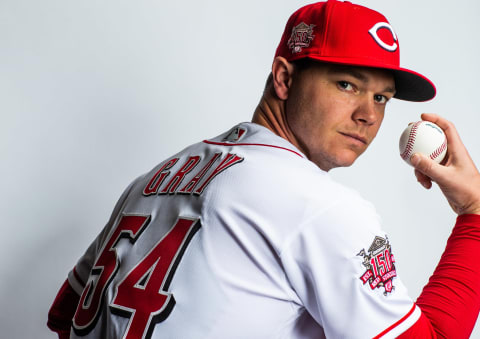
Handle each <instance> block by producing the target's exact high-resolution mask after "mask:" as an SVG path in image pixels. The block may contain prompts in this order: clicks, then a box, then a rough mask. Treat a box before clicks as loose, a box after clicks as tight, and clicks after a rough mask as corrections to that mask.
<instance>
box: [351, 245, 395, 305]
mask: <svg viewBox="0 0 480 339" xmlns="http://www.w3.org/2000/svg"><path fill="white" fill-rule="evenodd" d="M357 256H361V257H363V263H362V264H363V266H365V268H366V271H365V272H364V273H363V274H362V276H361V277H360V280H361V281H362V282H363V284H364V285H366V284H367V283H368V286H370V288H371V289H372V290H374V289H375V288H383V289H384V292H383V294H384V295H385V296H387V295H388V294H389V293H391V292H392V291H393V290H394V289H395V287H394V286H393V278H395V277H396V276H397V271H396V269H395V258H394V256H393V253H392V247H391V246H390V242H389V241H388V238H387V237H385V238H382V237H379V236H376V237H375V239H374V240H373V242H372V244H371V245H370V248H369V249H368V252H367V251H365V249H362V250H361V251H360V252H359V253H358V254H357Z"/></svg>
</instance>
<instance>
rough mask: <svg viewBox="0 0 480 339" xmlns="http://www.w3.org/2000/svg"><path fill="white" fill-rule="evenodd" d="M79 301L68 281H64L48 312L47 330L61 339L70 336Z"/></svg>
mask: <svg viewBox="0 0 480 339" xmlns="http://www.w3.org/2000/svg"><path fill="white" fill-rule="evenodd" d="M79 300H80V296H79V295H78V294H77V293H76V292H75V290H74V289H73V288H72V286H70V284H69V283H68V279H67V280H65V282H64V283H63V285H62V287H61V288H60V291H58V294H57V296H56V298H55V301H54V302H53V304H52V307H51V308H50V311H49V312H48V322H47V326H48V328H49V329H51V330H52V331H53V332H57V334H58V336H59V338H61V339H63V338H68V337H69V336H70V327H71V326H72V319H73V316H74V315H75V311H76V309H77V305H78V301H79Z"/></svg>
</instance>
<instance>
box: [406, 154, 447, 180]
mask: <svg viewBox="0 0 480 339" xmlns="http://www.w3.org/2000/svg"><path fill="white" fill-rule="evenodd" d="M410 163H411V164H412V166H413V167H415V169H416V170H417V171H420V172H421V173H422V174H424V175H426V176H427V177H429V178H430V179H432V180H433V181H438V179H441V177H442V169H443V166H442V165H440V164H438V163H436V162H435V161H433V160H432V159H430V158H429V157H426V156H425V155H423V154H419V153H415V154H414V155H412V157H411V158H410Z"/></svg>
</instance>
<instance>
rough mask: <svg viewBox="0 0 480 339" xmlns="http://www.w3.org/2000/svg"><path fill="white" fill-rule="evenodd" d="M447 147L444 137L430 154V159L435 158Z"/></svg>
mask: <svg viewBox="0 0 480 339" xmlns="http://www.w3.org/2000/svg"><path fill="white" fill-rule="evenodd" d="M446 148H447V140H446V139H445V140H444V141H443V143H442V144H441V145H440V147H438V148H437V149H436V150H435V151H433V152H432V154H430V159H432V160H435V158H437V157H438V156H440V154H442V152H443V151H445V149H446Z"/></svg>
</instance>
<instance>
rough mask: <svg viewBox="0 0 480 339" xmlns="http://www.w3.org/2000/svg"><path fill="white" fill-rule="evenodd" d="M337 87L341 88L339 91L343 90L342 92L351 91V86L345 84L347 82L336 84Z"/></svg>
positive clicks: (347, 83)
mask: <svg viewBox="0 0 480 339" xmlns="http://www.w3.org/2000/svg"><path fill="white" fill-rule="evenodd" d="M338 86H339V87H340V88H341V89H344V90H347V91H350V90H352V89H353V86H352V84H351V83H349V82H347V81H339V82H338Z"/></svg>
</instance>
